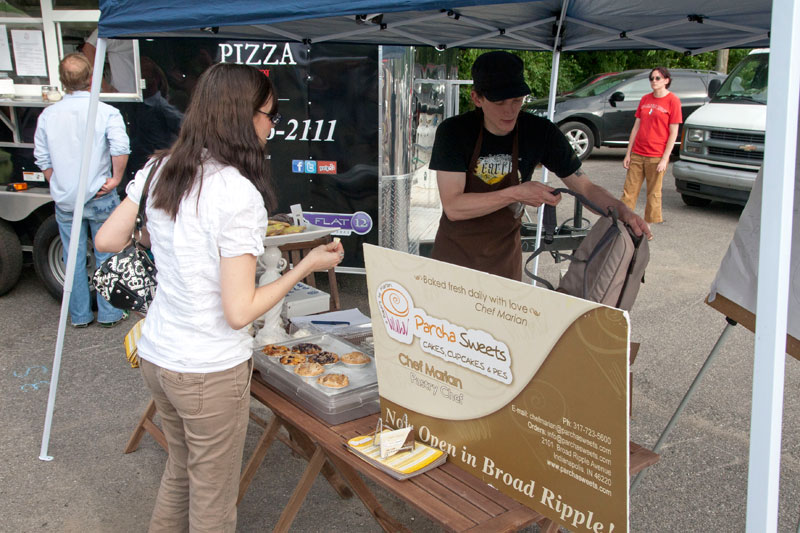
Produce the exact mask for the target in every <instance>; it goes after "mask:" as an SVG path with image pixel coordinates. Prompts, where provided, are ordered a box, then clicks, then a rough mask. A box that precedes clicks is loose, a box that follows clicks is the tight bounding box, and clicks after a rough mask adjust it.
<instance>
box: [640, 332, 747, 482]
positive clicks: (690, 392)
mask: <svg viewBox="0 0 800 533" xmlns="http://www.w3.org/2000/svg"><path fill="white" fill-rule="evenodd" d="M725 320H726V321H727V322H728V323H727V324H725V329H723V330H722V333H721V334H720V336H719V339H717V342H716V343H715V344H714V347H713V348H712V349H711V353H709V354H708V357H707V358H706V362H705V363H703V366H702V367H701V368H700V371H699V372H698V373H697V376H695V378H694V381H692V384H691V385H690V386H689V390H687V391H686V394H685V395H684V396H683V399H682V400H681V403H680V404H679V405H678V408H677V409H676V410H675V413H674V414H673V415H672V418H670V419H669V423H667V427H665V428H664V431H663V432H662V433H661V436H660V437H658V441H657V442H656V445H655V446H654V447H653V452H655V453H658V452H659V450H661V446H662V445H663V444H664V441H665V440H666V438H667V435H669V434H670V432H672V428H673V426H674V425H675V423H676V422H677V421H678V417H680V416H681V414H682V413H683V410H684V409H685V408H686V404H687V403H689V400H690V399H691V397H692V395H694V390H695V389H696V388H697V386H698V385H699V384H700V382H701V381H702V380H703V376H704V375H705V373H706V371H707V370H708V369H709V368H710V367H711V363H712V362H713V361H714V359H715V358H716V357H717V354H718V353H719V350H720V348H722V345H723V344H724V343H725V340H726V339H727V338H728V335H729V334H730V332H731V330H732V329H733V326H735V325H736V322H734V321H733V320H731V319H730V318H726V319H725ZM644 472H645V471H644V470H642V471H641V472H639V474H638V475H637V476H636V477H635V478H633V483H631V492H633V489H635V488H636V485H638V484H639V481H641V478H642V475H643V474H644Z"/></svg>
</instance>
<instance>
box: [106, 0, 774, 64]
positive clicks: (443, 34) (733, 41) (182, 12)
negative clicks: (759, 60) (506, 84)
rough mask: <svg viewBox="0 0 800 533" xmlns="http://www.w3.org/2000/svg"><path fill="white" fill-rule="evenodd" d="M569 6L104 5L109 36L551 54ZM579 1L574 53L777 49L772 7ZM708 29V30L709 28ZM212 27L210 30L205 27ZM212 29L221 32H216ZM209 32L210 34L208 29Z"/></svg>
mask: <svg viewBox="0 0 800 533" xmlns="http://www.w3.org/2000/svg"><path fill="white" fill-rule="evenodd" d="M563 4H564V2H562V1H560V0H539V1H517V2H508V1H495V0H483V1H482V0H466V1H465V0H456V1H454V2H447V3H446V2H441V1H435V0H419V1H412V0H406V1H404V2H390V1H386V0H370V1H360V2H359V1H357V2H347V3H341V4H339V3H337V2H330V1H325V0H294V1H290V2H262V1H260V0H240V1H235V2H229V3H225V4H213V5H212V4H209V3H205V2H192V1H190V0H177V1H166V0H155V1H152V2H147V4H146V5H147V8H146V9H143V8H142V6H143V3H142V2H139V1H136V0H121V1H114V2H111V1H108V2H101V11H102V14H101V16H100V23H99V34H100V36H101V37H122V36H145V35H150V36H152V35H154V34H156V33H158V34H159V35H162V36H170V35H181V36H186V35H199V34H202V33H203V32H204V31H214V32H219V34H220V35H224V36H226V37H240V38H247V37H250V38H254V37H258V38H262V39H263V38H264V37H265V36H269V37H270V38H275V39H279V40H290V41H303V42H308V43H320V42H325V41H337V42H350V43H373V44H387V45H388V44H400V45H427V46H435V47H439V48H445V47H447V48H453V47H471V48H506V49H524V50H532V49H533V50H536V49H539V50H548V51H552V50H553V46H554V44H555V38H554V28H553V26H554V23H556V22H557V21H558V19H559V15H560V13H561V11H562V7H563ZM698 7H699V6H698V5H697V2H694V1H691V0H677V1H674V2H661V3H655V2H649V1H643V0H639V1H632V2H620V1H617V0H594V1H586V0H573V1H572V2H569V3H568V5H567V9H566V16H565V17H564V19H563V21H562V22H563V24H562V26H563V33H562V35H561V41H562V42H561V46H562V50H563V51H569V50H608V49H634V48H668V49H670V50H676V51H678V52H687V53H699V52H704V51H708V50H716V49H719V48H729V47H736V46H748V47H757V46H768V45H769V22H770V19H769V17H770V7H771V5H770V2H766V1H763V0H761V1H755V2H746V1H742V0H734V1H726V0H712V1H709V2H703V4H702V9H698ZM701 25H702V26H701ZM203 28H206V29H207V30H204V29H203ZM212 28H213V30H212ZM206 34H207V33H206Z"/></svg>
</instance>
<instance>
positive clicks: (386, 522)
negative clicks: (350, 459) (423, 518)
mask: <svg viewBox="0 0 800 533" xmlns="http://www.w3.org/2000/svg"><path fill="white" fill-rule="evenodd" d="M328 459H330V461H331V462H332V463H333V464H334V465H335V466H336V468H337V469H338V470H339V473H340V474H341V475H342V477H344V479H345V480H346V481H347V483H348V484H349V485H350V487H351V488H352V489H353V492H355V493H356V496H358V498H359V499H360V500H361V501H362V502H363V503H364V507H366V508H367V510H368V511H369V512H370V513H371V514H372V516H373V517H374V518H375V521H376V522H378V525H380V526H381V527H382V528H383V530H384V531H391V532H394V531H404V532H407V531H409V530H408V528H406V527H405V526H404V525H403V524H401V523H399V522H397V521H396V520H395V519H394V518H392V516H391V515H390V514H389V513H387V512H386V510H385V509H384V508H383V506H381V504H380V502H378V499H377V498H376V497H375V495H374V494H372V491H371V490H369V487H367V484H366V483H364V480H363V479H361V476H359V475H358V472H356V471H355V470H354V469H353V468H352V467H351V466H350V465H348V464H347V463H345V462H343V461H342V460H340V459H338V458H336V457H335V456H332V455H331V456H329V457H328Z"/></svg>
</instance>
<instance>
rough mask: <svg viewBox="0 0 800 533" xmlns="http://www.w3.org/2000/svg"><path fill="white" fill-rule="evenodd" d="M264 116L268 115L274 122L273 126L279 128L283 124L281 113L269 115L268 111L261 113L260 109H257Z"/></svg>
mask: <svg viewBox="0 0 800 533" xmlns="http://www.w3.org/2000/svg"><path fill="white" fill-rule="evenodd" d="M256 111H258V112H259V113H261V114H262V115H266V116H267V118H268V119H269V120H270V122H272V124H273V125H275V126H277V125H278V124H280V123H281V118H282V117H281V114H280V113H267V112H266V111H261V110H260V109H256Z"/></svg>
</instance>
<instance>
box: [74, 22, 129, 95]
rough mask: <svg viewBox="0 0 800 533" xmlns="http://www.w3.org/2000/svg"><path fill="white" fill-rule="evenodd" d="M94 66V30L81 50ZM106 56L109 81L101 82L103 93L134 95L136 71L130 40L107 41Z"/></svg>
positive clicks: (95, 49) (95, 36) (95, 35)
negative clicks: (109, 72)
mask: <svg viewBox="0 0 800 533" xmlns="http://www.w3.org/2000/svg"><path fill="white" fill-rule="evenodd" d="M81 50H82V52H83V54H84V55H85V56H86V57H87V59H89V63H91V64H92V65H94V54H95V52H96V51H97V30H94V31H93V32H92V34H91V35H89V37H87V38H86V42H85V43H84V45H83V48H82V49H81ZM106 56H107V57H108V64H109V66H110V67H111V79H110V80H109V81H108V82H106V81H105V80H103V87H102V89H103V92H105V93H112V92H119V93H135V92H136V88H137V83H136V70H135V68H134V63H133V41H131V40H130V39H109V40H108V41H107V43H106Z"/></svg>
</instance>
